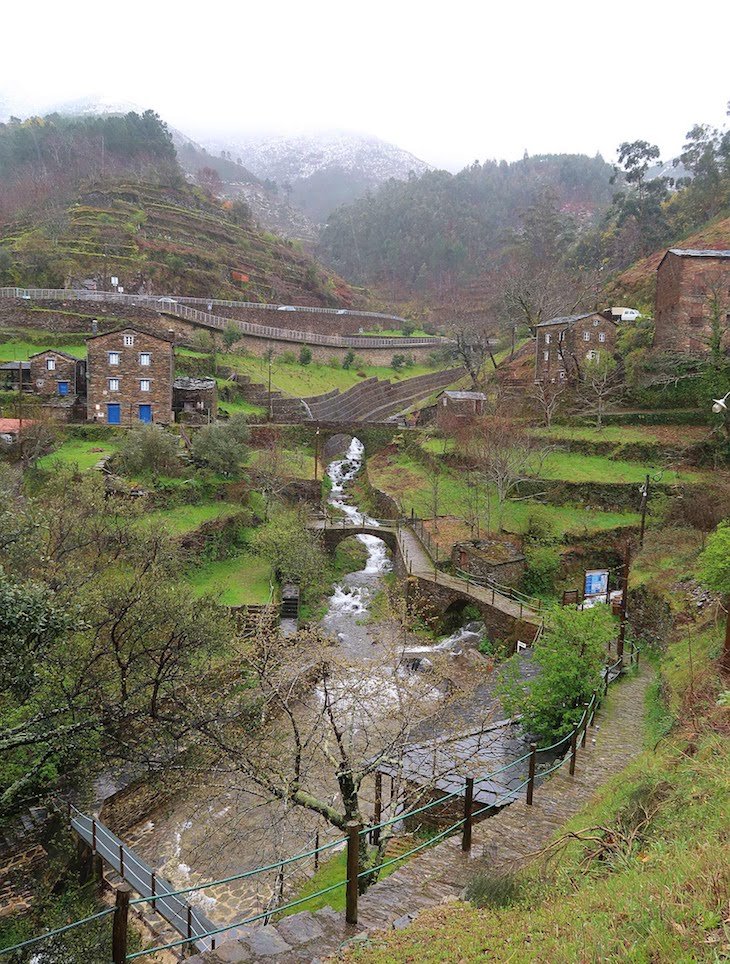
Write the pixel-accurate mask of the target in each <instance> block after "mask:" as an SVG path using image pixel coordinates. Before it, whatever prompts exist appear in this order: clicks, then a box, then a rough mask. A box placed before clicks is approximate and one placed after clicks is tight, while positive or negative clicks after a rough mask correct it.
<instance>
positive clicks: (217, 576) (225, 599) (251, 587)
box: [187, 552, 271, 606]
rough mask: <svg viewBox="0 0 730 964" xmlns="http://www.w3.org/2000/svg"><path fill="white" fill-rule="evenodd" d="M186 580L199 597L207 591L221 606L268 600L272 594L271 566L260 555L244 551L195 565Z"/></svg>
mask: <svg viewBox="0 0 730 964" xmlns="http://www.w3.org/2000/svg"><path fill="white" fill-rule="evenodd" d="M187 581H188V583H189V584H190V585H191V586H192V588H193V592H194V593H195V595H196V596H202V595H203V593H208V594H209V595H212V596H213V597H214V598H215V599H216V600H217V601H218V602H219V603H220V604H221V605H222V606H243V605H246V604H247V603H252V604H253V603H266V602H268V601H269V597H270V594H271V567H270V566H269V564H268V563H267V562H266V561H265V560H263V559H262V558H261V557H260V556H256V555H254V554H253V553H250V552H241V553H238V554H237V555H235V556H233V557H232V558H230V559H221V560H219V561H217V562H205V563H202V564H199V565H196V567H195V569H194V571H193V572H192V573H191V574H190V575H189V576H188V577H187Z"/></svg>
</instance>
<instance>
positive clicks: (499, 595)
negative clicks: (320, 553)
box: [312, 517, 544, 645]
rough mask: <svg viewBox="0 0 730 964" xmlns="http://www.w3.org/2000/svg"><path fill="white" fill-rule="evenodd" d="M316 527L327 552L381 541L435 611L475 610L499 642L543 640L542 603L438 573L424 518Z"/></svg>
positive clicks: (493, 585)
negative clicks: (362, 540)
mask: <svg viewBox="0 0 730 964" xmlns="http://www.w3.org/2000/svg"><path fill="white" fill-rule="evenodd" d="M312 528H314V529H316V530H317V531H319V532H321V533H322V540H323V542H324V545H325V547H326V548H327V549H328V550H330V551H332V550H333V549H335V548H336V546H337V545H338V544H339V543H340V542H341V541H342V540H343V539H347V538H349V537H350V536H354V535H369V536H376V537H377V538H378V539H382V540H383V542H385V544H386V545H387V546H388V548H389V549H390V550H391V552H392V553H393V556H394V560H395V569H396V572H398V573H399V574H400V575H402V576H407V577H409V578H411V579H412V580H413V581H414V583H415V584H416V586H417V587H418V590H419V593H420V595H421V596H422V598H423V600H424V602H425V603H427V605H428V607H429V608H430V609H433V610H434V612H437V613H445V614H447V615H452V614H454V615H458V613H459V612H460V611H462V610H463V609H465V608H466V606H468V605H473V606H476V607H477V609H478V610H479V612H480V613H481V615H482V618H483V619H484V623H485V625H486V627H487V631H488V632H489V633H490V634H491V635H493V636H494V637H495V638H499V639H510V640H512V642H513V643H515V644H516V643H517V642H518V641H520V642H523V643H526V644H527V645H531V644H532V643H533V642H534V641H535V639H537V637H538V636H539V635H540V633H541V632H542V630H543V626H544V618H543V614H542V612H541V609H540V602H539V600H534V599H532V598H531V597H529V596H526V595H524V594H523V593H520V592H519V591H517V590H515V589H512V588H511V587H509V586H501V585H499V584H497V583H494V582H490V581H488V580H486V579H480V578H477V577H475V576H472V575H470V574H469V573H466V572H462V571H461V570H458V571H457V572H456V573H455V574H451V573H446V572H443V571H442V570H441V569H439V568H438V563H437V561H436V558H435V553H434V550H433V547H432V543H431V539H430V536H429V535H428V533H427V532H426V530H425V529H424V526H423V522H422V521H421V520H419V519H370V518H368V517H364V519H363V521H362V522H360V523H355V522H352V521H351V520H349V519H336V520H334V521H333V520H332V519H328V518H326V517H325V518H323V519H317V520H316V521H314V522H313V523H312Z"/></svg>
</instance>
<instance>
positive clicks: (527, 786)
mask: <svg viewBox="0 0 730 964" xmlns="http://www.w3.org/2000/svg"><path fill="white" fill-rule="evenodd" d="M627 663H628V665H629V666H631V665H634V666H636V667H638V665H639V650H638V648H637V647H635V646H633V645H631V646H630V648H629V650H628V652H627V653H624V654H621V655H619V656H618V658H617V659H616V660H615V661H614V662H613V663H610V664H607V665H606V667H605V669H604V671H603V686H602V687H601V689H600V690H596V691H595V692H594V693H593V695H592V696H591V699H590V701H589V702H588V703H587V704H586V705H585V706H584V708H583V713H582V715H581V717H580V719H579V721H578V722H577V723H576V724H575V726H574V727H573V728H572V729H571V731H570V732H569V733H567V734H566V735H565V736H563V737H561V738H560V739H559V740H557V741H556V742H554V743H551V744H549V745H548V746H544V747H538V746H537V744H535V743H532V744H531V745H530V750H529V752H528V753H525V754H523V755H522V756H520V757H518V758H517V759H516V760H512V761H511V762H510V763H506V764H504V765H503V766H501V767H499V768H497V769H496V770H493V771H491V772H489V773H487V774H485V775H484V776H481V777H478V778H477V779H474V778H472V777H466V778H465V779H464V785H463V787H462V788H460V789H458V790H453V791H451V792H449V793H446V794H443V795H442V796H440V797H438V798H437V799H436V800H432V801H429V802H428V803H425V804H423V805H421V806H419V807H415V808H413V809H410V810H407V811H405V812H402V813H396V814H395V815H394V816H393V817H390V818H388V819H386V820H381V816H382V814H381V812H380V802H379V801H380V799H381V797H382V794H381V793H380V792H379V788H380V787H381V784H380V783H376V809H375V815H374V819H373V822H372V823H369V824H367V825H366V826H363V825H361V824H359V823H357V822H351V823H348V824H347V825H346V828H345V829H346V831H347V834H346V836H344V837H341V838H338V839H337V840H334V841H331V842H328V843H326V844H323V845H321V846H317V847H315V848H314V849H310V850H307V851H304V852H303V853H300V854H296V855H295V856H293V857H286V858H284V859H283V860H278V861H276V862H274V863H271V864H267V865H264V866H262V867H257V868H255V869H253V870H248V871H244V872H243V873H240V874H233V875H231V876H229V877H222V878H220V879H219V880H213V881H208V882H206V883H202V884H194V885H192V886H190V887H183V888H180V889H179V890H174V891H170V892H169V893H155V894H154V895H153V896H143V897H138V898H136V899H134V900H130V899H129V888H128V887H127V890H126V893H125V892H124V890H123V888H120V889H119V890H118V891H117V904H116V906H115V907H111V908H108V909H106V910H104V911H101V912H100V913H98V914H94V915H92V916H90V917H85V918H83V919H81V920H78V921H73V922H72V923H70V924H67V925H66V926H65V927H61V928H58V929H56V930H53V931H49V932H47V933H45V934H40V935H38V936H36V937H33V938H30V939H29V940H27V941H22V942H21V943H19V944H15V945H13V946H12V947H6V948H3V949H0V956H3V955H6V954H10V953H14V952H16V951H20V950H23V949H25V948H27V947H30V946H32V945H34V944H36V943H38V942H39V941H43V940H47V939H49V938H51V937H54V936H57V935H59V934H63V933H64V932H66V931H69V930H71V929H73V928H76V927H81V926H83V925H85V924H88V923H90V922H92V921H94V920H98V919H100V918H103V917H106V916H107V915H110V914H114V915H115V925H114V934H113V951H112V961H113V964H124V962H125V961H131V960H135V959H136V958H140V957H144V956H146V955H149V954H154V953H156V952H158V951H163V950H170V949H174V948H179V947H183V946H185V945H188V944H191V943H196V942H200V940H201V939H204V938H210V939H211V946H212V948H213V949H214V948H215V938H216V937H217V936H219V935H220V934H224V933H230V932H235V931H236V930H237V929H238V928H239V927H245V926H247V925H249V924H254V923H257V922H258V921H261V920H265V919H269V918H270V917H271V916H272V914H278V913H280V912H282V911H285V910H290V909H291V908H293V907H298V906H300V905H301V904H305V903H307V902H309V901H311V900H313V899H314V898H316V897H321V896H323V895H325V894H328V893H331V892H333V891H335V890H338V889H339V888H340V887H344V888H345V889H346V912H345V915H346V920H347V922H348V923H351V924H356V923H357V915H358V912H357V905H358V890H359V882H360V881H361V880H362V879H369V878H372V877H373V876H374V875H376V874H378V873H380V872H381V871H383V870H384V869H386V868H387V867H391V866H393V865H394V864H396V863H398V862H399V861H402V860H405V859H407V858H408V857H411V856H413V855H415V854H417V853H420V852H421V851H423V850H425V849H427V848H428V847H431V846H433V845H434V844H435V843H438V842H439V841H441V840H444V839H445V838H446V837H448V836H450V835H452V834H454V833H455V832H457V831H458V830H461V834H462V839H461V846H462V850H463V851H464V852H468V851H469V850H470V849H471V842H472V829H473V823H474V820H475V819H477V818H478V817H480V816H483V815H485V814H487V813H494V812H495V811H496V810H499V809H501V808H502V807H503V806H505V805H507V804H509V803H512V802H514V801H515V800H516V799H517V798H518V794H520V793H521V792H522V791H523V790H524V791H525V803H526V804H527V805H528V806H532V805H533V797H534V793H535V790H536V788H537V787H538V786H539V785H540V783H542V782H543V781H544V780H545V778H547V777H548V776H549V775H550V774H552V773H555V772H556V771H557V770H559V769H560V768H561V767H563V766H565V764H566V763H567V764H569V772H570V775H571V776H573V775H574V774H575V767H576V760H577V757H578V750H579V749H580V748H583V747H585V744H586V737H587V731H588V729H589V728H591V727H592V726H593V725H594V721H595V717H596V712H597V711H598V709H599V707H600V705H601V703H602V701H603V697H604V695H605V693H606V692H607V691H608V687H609V685H610V683H611V682H612V681H613V680H616V679H618V678H619V677H620V675H621V673H622V672H623V670H624V669H625V667H626V665H627ZM548 754H550V755H551V757H553V758H557V759H555V761H554V762H553V760H550V761H549V763H548V766H547V769H543V770H539V769H538V757H539V756H540V755H543V757H544V756H546V755H548ZM525 762H527V770H528V773H527V777H526V778H525V779H524V780H521V781H520V782H519V783H518V784H517V785H516V786H514V787H507V788H505V790H504V792H503V793H501V794H499V793H497V792H496V791H490V792H491V793H493V794H494V798H495V799H494V800H492V801H491V802H489V803H487V804H485V805H484V806H480V807H478V808H477V809H475V808H474V790H475V787H476V788H478V787H479V785H480V784H483V783H484V782H485V781H487V780H494V778H495V777H497V776H499V775H500V774H503V773H506V772H507V771H509V770H513V769H514V768H515V767H518V766H519V765H520V764H524V763H525ZM378 778H380V779H382V774H379V773H376V781H378ZM396 805H397V803H396ZM449 805H451V806H452V807H457V806H458V807H459V808H460V815H459V817H458V819H456V820H454V821H453V822H451V823H450V824H449V826H448V827H446V829H445V830H441V831H439V833H438V834H436V835H435V836H433V837H430V838H429V839H428V840H426V841H423V842H422V843H419V844H417V845H416V846H414V847H413V848H411V849H410V850H408V851H406V852H405V853H402V854H399V855H398V856H396V857H392V858H389V859H388V860H385V861H382V862H381V863H380V864H377V865H376V866H374V867H366V868H365V869H361V866H360V845H361V838H363V837H367V836H370V838H371V839H372V838H373V836H374V835H378V836H379V834H380V832H381V831H382V830H385V829H387V828H388V827H391V826H394V825H395V824H399V823H404V822H405V821H407V820H413V819H414V818H416V817H419V816H420V815H421V814H425V813H428V812H432V811H434V810H436V809H437V808H446V807H447V806H449ZM376 839H377V836H376ZM343 845H344V846H346V848H347V876H346V877H345V878H344V879H343V880H341V881H339V882H338V883H336V884H331V885H330V886H328V887H324V888H322V889H321V890H318V891H315V892H314V893H311V894H307V896H306V897H301V898H298V899H297V900H293V901H289V902H288V903H285V904H283V905H280V906H278V907H276V908H274V909H273V910H271V909H269V910H265V911H262V912H261V913H257V914H253V915H250V916H248V917H246V918H243V919H242V920H240V921H236V922H234V923H232V924H225V925H223V926H221V927H216V928H214V929H211V930H210V931H208V932H205V933H202V934H195V935H193V936H187V937H182V938H180V939H179V940H176V941H171V942H168V943H165V944H160V945H158V946H156V947H152V948H147V949H146V950H144V951H136V952H134V953H131V954H130V953H127V942H126V932H127V928H126V919H127V915H128V912H129V907H130V906H137V905H140V904H152V907H153V908H154V902H155V900H159V899H160V898H161V897H180V896H184V895H186V894H191V893H199V892H201V891H207V890H210V889H211V888H213V887H219V886H222V885H224V884H230V883H234V882H236V881H239V880H245V879H248V878H251V877H255V876H257V875H258V874H262V873H267V872H271V871H278V872H280V871H281V870H282V868H284V867H286V866H289V865H291V864H295V863H298V862H299V861H302V860H305V859H308V858H311V857H314V858H315V860H316V861H317V862H318V858H319V855H320V854H321V853H324V852H327V851H330V850H332V849H333V848H336V847H342V846H343ZM122 919H123V920H122ZM234 936H235V935H234Z"/></svg>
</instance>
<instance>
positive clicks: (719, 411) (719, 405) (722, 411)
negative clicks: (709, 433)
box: [712, 392, 730, 415]
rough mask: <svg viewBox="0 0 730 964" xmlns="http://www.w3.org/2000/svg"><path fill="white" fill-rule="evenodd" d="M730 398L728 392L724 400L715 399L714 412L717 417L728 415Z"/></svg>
mask: <svg viewBox="0 0 730 964" xmlns="http://www.w3.org/2000/svg"><path fill="white" fill-rule="evenodd" d="M728 397H730V392H726V393H725V394H724V395H723V397H722V398H713V400H712V402H713V404H712V411H713V412H714V413H715V415H726V414H727V400H728Z"/></svg>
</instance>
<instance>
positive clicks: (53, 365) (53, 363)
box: [46, 358, 56, 372]
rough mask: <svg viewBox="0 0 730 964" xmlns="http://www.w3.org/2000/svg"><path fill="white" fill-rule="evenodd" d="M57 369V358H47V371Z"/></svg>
mask: <svg viewBox="0 0 730 964" xmlns="http://www.w3.org/2000/svg"><path fill="white" fill-rule="evenodd" d="M55 370H56V359H55V358H46V371H49V372H55Z"/></svg>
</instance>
